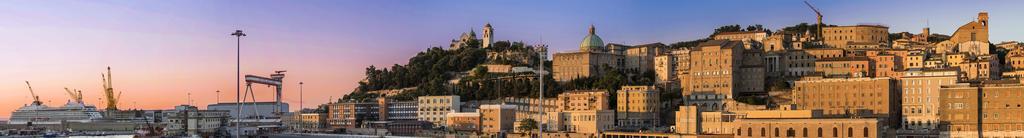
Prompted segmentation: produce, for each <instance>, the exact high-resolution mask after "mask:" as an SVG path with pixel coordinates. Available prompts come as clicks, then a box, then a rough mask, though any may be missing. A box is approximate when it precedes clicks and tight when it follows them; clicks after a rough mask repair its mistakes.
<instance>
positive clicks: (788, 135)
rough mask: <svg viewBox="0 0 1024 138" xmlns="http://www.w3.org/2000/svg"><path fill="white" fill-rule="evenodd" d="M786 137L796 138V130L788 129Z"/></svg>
mask: <svg viewBox="0 0 1024 138" xmlns="http://www.w3.org/2000/svg"><path fill="white" fill-rule="evenodd" d="M786 137H796V130H793V128H789V129H786Z"/></svg>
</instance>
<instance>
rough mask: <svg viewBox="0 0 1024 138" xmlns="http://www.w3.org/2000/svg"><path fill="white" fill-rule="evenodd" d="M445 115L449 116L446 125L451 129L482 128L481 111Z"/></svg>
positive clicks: (472, 130)
mask: <svg viewBox="0 0 1024 138" xmlns="http://www.w3.org/2000/svg"><path fill="white" fill-rule="evenodd" d="M445 117H446V118H447V119H445V126H448V129H451V130H455V131H470V132H479V131H480V129H481V128H482V127H480V126H481V125H480V122H481V121H480V112H458V113H448V115H447V116H445Z"/></svg>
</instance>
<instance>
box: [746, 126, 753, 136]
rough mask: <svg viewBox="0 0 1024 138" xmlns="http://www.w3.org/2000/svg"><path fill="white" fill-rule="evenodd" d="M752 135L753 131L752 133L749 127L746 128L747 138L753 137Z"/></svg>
mask: <svg viewBox="0 0 1024 138" xmlns="http://www.w3.org/2000/svg"><path fill="white" fill-rule="evenodd" d="M753 135H754V131H753V129H751V128H749V127H748V128H747V137H751V136H753Z"/></svg>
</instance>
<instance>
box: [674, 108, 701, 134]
mask: <svg viewBox="0 0 1024 138" xmlns="http://www.w3.org/2000/svg"><path fill="white" fill-rule="evenodd" d="M675 122H676V125H675V132H676V133H679V134H698V133H699V132H701V131H700V127H701V125H700V109H699V108H698V107H697V106H679V111H676V121H675Z"/></svg>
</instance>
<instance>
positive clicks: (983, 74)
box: [954, 55, 1002, 80]
mask: <svg viewBox="0 0 1024 138" xmlns="http://www.w3.org/2000/svg"><path fill="white" fill-rule="evenodd" d="M954 67H957V66H954ZM959 67H960V73H961V74H962V75H961V77H963V78H965V79H968V80H976V79H999V78H1000V77H1001V76H1002V75H1001V74H999V73H1000V71H1001V70H1000V68H999V58H998V57H996V56H995V55H989V56H980V57H977V58H975V59H971V60H968V61H965V62H962V63H961V64H960V65H959Z"/></svg>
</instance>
